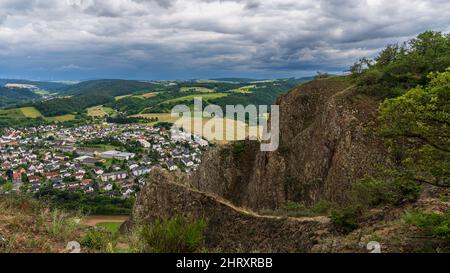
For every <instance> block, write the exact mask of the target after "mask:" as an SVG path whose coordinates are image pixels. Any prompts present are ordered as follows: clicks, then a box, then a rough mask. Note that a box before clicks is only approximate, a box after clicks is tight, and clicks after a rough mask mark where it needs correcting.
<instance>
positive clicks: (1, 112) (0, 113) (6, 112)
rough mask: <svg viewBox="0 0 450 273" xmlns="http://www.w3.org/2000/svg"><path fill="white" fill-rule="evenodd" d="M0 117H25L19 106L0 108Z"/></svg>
mask: <svg viewBox="0 0 450 273" xmlns="http://www.w3.org/2000/svg"><path fill="white" fill-rule="evenodd" d="M0 117H4V118H25V115H24V114H23V112H22V110H20V108H13V109H0Z"/></svg>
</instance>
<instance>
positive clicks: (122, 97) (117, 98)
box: [114, 94, 133, 101]
mask: <svg viewBox="0 0 450 273" xmlns="http://www.w3.org/2000/svg"><path fill="white" fill-rule="evenodd" d="M131 96H133V94H128V95H123V96H117V97H115V98H114V99H115V100H116V101H118V100H121V99H124V98H128V97H131Z"/></svg>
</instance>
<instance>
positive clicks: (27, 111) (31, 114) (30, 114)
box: [19, 107, 42, 118]
mask: <svg viewBox="0 0 450 273" xmlns="http://www.w3.org/2000/svg"><path fill="white" fill-rule="evenodd" d="M19 109H20V110H21V111H22V113H23V115H24V116H25V117H26V118H40V117H42V114H41V112H39V110H38V109H36V108H34V107H23V108H19Z"/></svg>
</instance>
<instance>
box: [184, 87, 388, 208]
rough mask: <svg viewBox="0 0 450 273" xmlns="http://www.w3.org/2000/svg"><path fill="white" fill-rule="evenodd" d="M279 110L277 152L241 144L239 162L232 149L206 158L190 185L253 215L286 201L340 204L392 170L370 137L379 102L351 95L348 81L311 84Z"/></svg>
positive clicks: (284, 100)
mask: <svg viewBox="0 0 450 273" xmlns="http://www.w3.org/2000/svg"><path fill="white" fill-rule="evenodd" d="M277 104H279V105H280V134H281V136H280V148H279V149H278V151H277V152H260V151H259V148H258V146H257V144H255V143H251V142H246V145H245V146H246V149H245V151H244V152H243V153H242V156H241V157H240V158H238V159H236V158H235V156H234V155H233V145H228V146H225V147H221V148H217V149H215V150H213V151H211V152H210V153H207V154H206V155H205V160H204V163H203V164H202V166H201V168H200V169H199V171H198V172H197V174H196V175H195V177H194V179H193V180H192V181H191V183H192V185H193V186H195V187H197V188H198V189H201V190H204V191H208V192H213V193H216V194H218V195H220V196H222V197H224V198H227V199H229V200H231V201H233V202H234V204H236V205H240V206H244V207H250V208H252V209H256V210H259V209H275V208H278V207H280V206H282V205H283V204H285V203H286V202H287V201H288V200H292V201H298V202H304V203H307V204H308V203H309V204H311V203H314V202H316V201H318V200H321V199H325V200H328V201H333V202H337V203H345V202H346V201H347V199H348V193H349V188H350V187H351V184H352V182H354V181H356V180H358V179H359V178H362V177H364V176H366V175H368V174H371V173H374V172H376V171H377V168H378V166H379V165H384V166H386V165H388V164H389V160H388V156H387V153H386V151H385V149H384V145H383V142H382V140H381V139H378V138H376V137H374V136H372V135H371V134H370V133H369V132H368V128H370V126H369V124H370V123H371V122H374V121H376V113H377V106H378V102H377V101H374V100H373V99H372V98H369V97H365V96H360V95H357V94H355V93H354V91H353V90H352V87H351V86H350V85H349V83H348V82H347V81H345V80H343V79H328V80H320V81H312V82H309V83H306V84H304V85H302V86H300V87H298V88H296V89H294V90H292V91H291V92H289V93H288V94H286V95H284V96H282V97H281V98H280V99H279V100H278V102H277Z"/></svg>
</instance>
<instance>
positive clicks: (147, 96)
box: [140, 92, 159, 99]
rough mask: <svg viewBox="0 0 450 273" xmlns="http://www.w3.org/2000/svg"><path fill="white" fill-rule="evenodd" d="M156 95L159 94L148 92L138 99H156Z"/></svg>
mask: <svg viewBox="0 0 450 273" xmlns="http://www.w3.org/2000/svg"><path fill="white" fill-rule="evenodd" d="M158 94H159V93H158V92H149V93H145V94H142V95H140V97H143V98H145V99H148V98H153V97H156V96H157V95H158Z"/></svg>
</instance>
